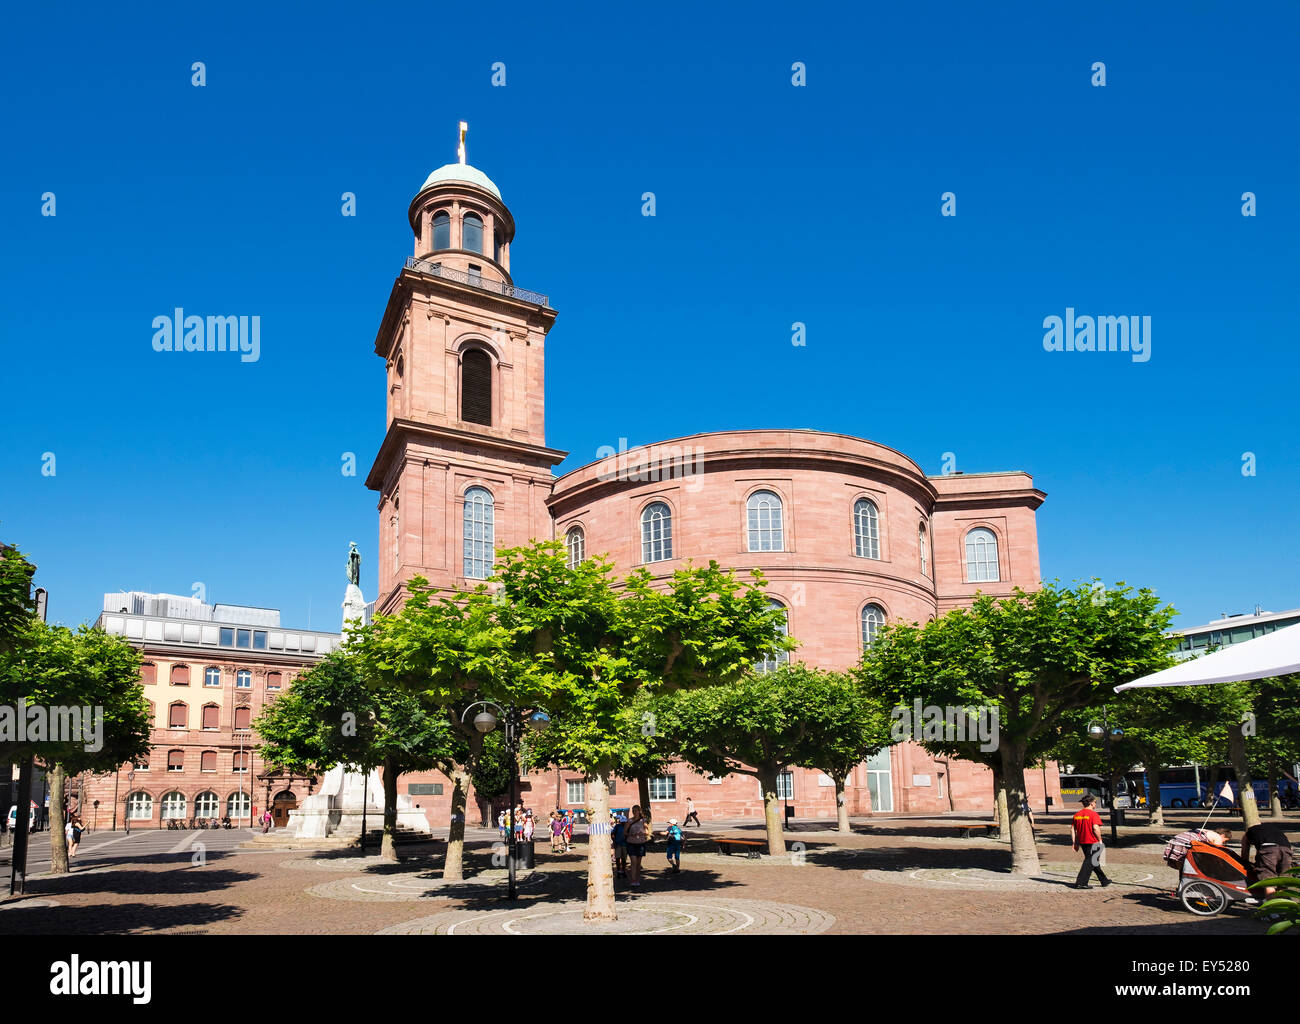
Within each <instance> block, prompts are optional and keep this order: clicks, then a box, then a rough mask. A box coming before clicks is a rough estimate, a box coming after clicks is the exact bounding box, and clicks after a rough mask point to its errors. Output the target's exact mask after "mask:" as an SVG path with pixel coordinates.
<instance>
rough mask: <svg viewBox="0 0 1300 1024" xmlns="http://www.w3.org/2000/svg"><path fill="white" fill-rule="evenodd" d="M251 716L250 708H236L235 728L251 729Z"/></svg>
mask: <svg viewBox="0 0 1300 1024" xmlns="http://www.w3.org/2000/svg"><path fill="white" fill-rule="evenodd" d="M250 714H251V712H250V711H249V710H248V708H235V728H236V729H240V730H243V729H247V728H248V727H249V720H250Z"/></svg>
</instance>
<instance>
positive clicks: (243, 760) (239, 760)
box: [232, 751, 248, 775]
mask: <svg viewBox="0 0 1300 1024" xmlns="http://www.w3.org/2000/svg"><path fill="white" fill-rule="evenodd" d="M232 770H233V771H234V772H235V773H236V774H238V775H243V774H245V773H246V772H247V771H248V754H247V753H246V752H244V751H237V752H236V753H235V759H234V761H233V763H232Z"/></svg>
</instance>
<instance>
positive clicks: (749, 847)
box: [713, 839, 767, 860]
mask: <svg viewBox="0 0 1300 1024" xmlns="http://www.w3.org/2000/svg"><path fill="white" fill-rule="evenodd" d="M713 841H714V842H715V843H717V844H718V852H719V853H721V854H723V855H724V856H727V857H730V856H731V848H732V847H733V846H738V847H740V849H742V850H743V851H744V853H745V857H746V858H748V859H749V860H758V858H759V850H760V849H761V848H762V847H764V846H766V845H767V844H766V843H765V842H763V841H762V840H760V839H714V840H713Z"/></svg>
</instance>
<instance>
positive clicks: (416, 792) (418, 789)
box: [406, 782, 442, 796]
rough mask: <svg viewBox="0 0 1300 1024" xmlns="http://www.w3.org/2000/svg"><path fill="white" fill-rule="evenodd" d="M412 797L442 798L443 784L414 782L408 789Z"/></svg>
mask: <svg viewBox="0 0 1300 1024" xmlns="http://www.w3.org/2000/svg"><path fill="white" fill-rule="evenodd" d="M406 791H407V792H408V793H409V794H410V795H411V796H442V783H441V782H412V783H410V784H409V785H408V786H407V787H406Z"/></svg>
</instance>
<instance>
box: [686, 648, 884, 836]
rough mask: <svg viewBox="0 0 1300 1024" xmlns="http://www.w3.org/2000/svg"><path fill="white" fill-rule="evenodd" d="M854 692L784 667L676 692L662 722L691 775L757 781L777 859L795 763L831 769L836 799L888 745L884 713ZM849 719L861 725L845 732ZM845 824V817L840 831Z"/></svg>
mask: <svg viewBox="0 0 1300 1024" xmlns="http://www.w3.org/2000/svg"><path fill="white" fill-rule="evenodd" d="M853 689H854V688H853V687H852V685H851V684H849V683H848V681H847V680H845V679H844V677H842V676H840V675H838V674H836V673H833V672H826V671H823V670H820V669H815V668H809V667H808V666H806V665H802V664H793V665H782V666H781V667H780V668H778V669H776V671H774V672H768V673H762V674H760V673H755V672H749V673H746V674H745V675H744V676H743V677H742V678H741V679H739V680H738V681H736V682H735V683H733V684H731V685H730V686H726V687H706V688H704V689H700V690H696V691H690V692H684V693H678V694H676V695H674V696H673V697H672V698H670V699H668V700H665V701H664V702H663V704H662V706H661V712H660V721H661V723H662V724H663V728H664V730H665V732H666V733H668V734H669V735H670V736H671V737H672V740H673V743H674V744H675V745H676V747H677V748H678V749H679V750H680V751H681V754H682V757H683V758H684V759H685V760H686V762H687V763H688V764H689V765H691V766H692V767H693V768H696V769H697V770H699V771H702V772H705V773H707V774H709V775H713V776H722V775H728V774H731V773H736V774H739V775H749V776H752V777H753V778H756V779H758V781H759V784H760V786H761V787H762V791H763V811H764V819H765V823H766V829H767V851H768V853H769V854H771V855H773V856H779V855H780V854H783V853H785V836H784V829H783V825H782V821H781V801H780V797H779V796H778V789H777V782H778V778H779V776H780V774H781V772H782V771H784V770H785V769H786V768H788V767H789V766H791V765H795V764H804V765H808V766H810V767H818V768H821V769H822V770H823V771H827V769H829V771H827V774H830V775H831V777H832V778H834V779H836V782H837V792H838V791H839V790H840V788H841V787H842V785H843V779H844V776H845V775H847V774H848V771H849V769H850V768H852V766H853V765H854V764H857V763H858V762H859V761H861V760H863V759H864V758H866V757H868V756H870V754H872V753H874V752H875V750H878V749H880V748H881V747H882V746H884V745H885V744H886V743H887V742H888V731H887V726H884V724H883V723H882V721H881V719H879V718H878V717H877V714H876V712H877V710H882V709H879V708H878V705H875V704H874V702H872V701H871V700H870V698H868V697H867V696H866V695H865V694H862V693H861V691H858V692H857V693H856V694H855V693H853V692H851V691H852V690H853ZM843 714H850V715H852V716H854V718H855V719H856V720H855V721H854V722H853V723H852V725H851V727H850V728H849V729H847V730H846V728H845V725H844V722H843V719H842V718H841V717H840V716H841V715H843ZM858 754H860V755H861V756H857V755H858ZM846 764H847V767H845V765H846ZM847 825H848V818H847V813H846V814H845V815H844V816H843V817H842V819H841V827H842V828H846V829H847Z"/></svg>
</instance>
